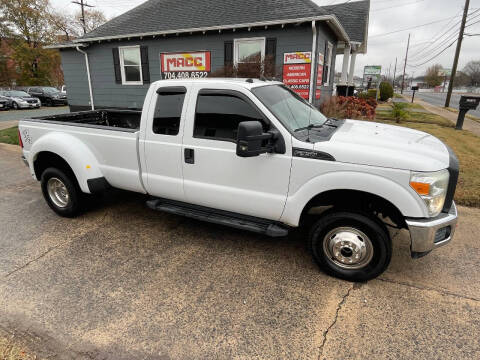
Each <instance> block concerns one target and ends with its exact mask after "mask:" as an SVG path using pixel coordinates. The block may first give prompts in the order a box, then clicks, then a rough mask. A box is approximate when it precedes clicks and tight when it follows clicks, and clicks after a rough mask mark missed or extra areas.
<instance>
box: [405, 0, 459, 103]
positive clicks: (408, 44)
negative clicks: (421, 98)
mask: <svg viewBox="0 0 480 360" xmlns="http://www.w3.org/2000/svg"><path fill="white" fill-rule="evenodd" d="M467 1H468V0H467ZM409 47H410V34H408V42H407V53H406V54H405V65H404V66H403V77H402V90H401V93H402V94H403V87H404V85H405V70H407V59H408V48H409Z"/></svg>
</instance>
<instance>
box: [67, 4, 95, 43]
mask: <svg viewBox="0 0 480 360" xmlns="http://www.w3.org/2000/svg"><path fill="white" fill-rule="evenodd" d="M72 4H77V5H80V8H81V9H82V10H81V11H82V17H81V19H80V21H81V22H82V27H83V35H85V34H86V33H87V29H86V26H85V8H86V7H94V6H93V5H89V4H87V3H84V2H83V0H80V2H78V1H72Z"/></svg>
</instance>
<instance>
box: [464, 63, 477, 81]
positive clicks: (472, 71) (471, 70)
mask: <svg viewBox="0 0 480 360" xmlns="http://www.w3.org/2000/svg"><path fill="white" fill-rule="evenodd" d="M463 72H464V73H465V74H466V75H467V76H468V77H469V79H470V84H469V85H470V86H480V60H477V61H470V62H469V63H468V64H467V65H466V66H465V67H464V68H463Z"/></svg>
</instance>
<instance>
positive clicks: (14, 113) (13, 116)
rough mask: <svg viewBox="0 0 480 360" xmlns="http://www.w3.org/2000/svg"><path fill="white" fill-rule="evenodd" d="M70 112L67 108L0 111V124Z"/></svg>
mask: <svg viewBox="0 0 480 360" xmlns="http://www.w3.org/2000/svg"><path fill="white" fill-rule="evenodd" d="M68 112H70V110H69V108H68V106H55V107H41V108H40V109H25V110H8V111H0V122H3V121H15V120H21V119H23V118H27V117H35V116H47V115H57V114H64V113H68Z"/></svg>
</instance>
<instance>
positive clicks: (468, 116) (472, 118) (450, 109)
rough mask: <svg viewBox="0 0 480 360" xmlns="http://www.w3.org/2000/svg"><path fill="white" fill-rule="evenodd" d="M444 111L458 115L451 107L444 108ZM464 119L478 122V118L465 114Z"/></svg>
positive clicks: (479, 120) (456, 110) (479, 119)
mask: <svg viewBox="0 0 480 360" xmlns="http://www.w3.org/2000/svg"><path fill="white" fill-rule="evenodd" d="M445 109H446V110H448V111H450V112H453V113H455V114H458V109H455V108H451V107H448V108H445ZM465 117H466V118H467V119H470V120H473V121H477V122H480V118H478V117H476V116H473V115H470V114H468V113H467V114H466V115H465Z"/></svg>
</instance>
